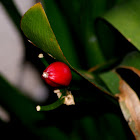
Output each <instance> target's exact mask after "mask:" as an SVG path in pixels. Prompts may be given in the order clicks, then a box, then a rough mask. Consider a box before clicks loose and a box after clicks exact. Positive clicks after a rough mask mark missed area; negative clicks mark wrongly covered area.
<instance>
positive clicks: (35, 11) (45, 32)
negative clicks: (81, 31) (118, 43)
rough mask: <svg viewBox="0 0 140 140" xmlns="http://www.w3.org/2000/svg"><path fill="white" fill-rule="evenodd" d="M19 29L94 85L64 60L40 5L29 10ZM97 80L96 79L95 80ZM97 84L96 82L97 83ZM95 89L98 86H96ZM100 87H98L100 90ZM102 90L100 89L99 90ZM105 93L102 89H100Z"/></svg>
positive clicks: (91, 81)
mask: <svg viewBox="0 0 140 140" xmlns="http://www.w3.org/2000/svg"><path fill="white" fill-rule="evenodd" d="M21 29H22V30H23V32H24V33H25V35H26V36H27V37H28V38H29V39H30V40H31V41H32V42H33V43H34V44H35V45H36V46H37V47H39V48H40V49H42V50H43V51H45V52H46V53H49V54H51V55H52V56H53V57H55V58H56V60H57V61H62V62H64V63H66V64H68V65H69V66H70V67H71V68H72V69H73V70H74V72H76V73H75V75H76V74H78V75H80V76H81V77H83V78H84V79H86V80H87V81H88V82H90V83H92V84H93V85H96V82H95V81H96V80H92V78H91V79H90V78H89V77H88V76H86V75H85V74H84V75H83V74H82V73H80V71H79V70H77V69H74V68H73V67H72V66H71V65H70V64H69V62H68V61H67V60H66V58H65V56H64V55H63V52H62V50H61V49H60V46H59V45H58V43H57V40H56V38H55V35H54V33H53V31H52V29H51V27H50V24H49V21H48V19H47V16H46V14H45V12H44V10H43V7H42V5H41V4H40V3H37V4H35V5H34V6H33V7H32V8H31V9H29V10H28V11H27V12H26V13H25V15H24V16H23V18H22V20H21ZM97 80H98V78H97ZM94 82H95V83H94ZM97 83H98V82H97ZM96 86H97V87H98V86H99V84H97V85H96ZM101 87H102V86H99V88H101ZM101 89H102V88H101ZM102 90H103V91H105V90H104V89H102Z"/></svg>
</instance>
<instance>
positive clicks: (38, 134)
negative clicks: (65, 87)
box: [0, 0, 134, 140]
mask: <svg viewBox="0 0 140 140" xmlns="http://www.w3.org/2000/svg"><path fill="white" fill-rule="evenodd" d="M126 1H127V0H114V1H109V0H89V1H86V0H73V1H71V0H68V1H65V0H42V1H41V2H42V4H43V7H44V9H45V12H46V13H47V16H48V19H49V21H50V24H51V27H52V29H53V31H54V33H55V35H56V38H57V40H58V42H59V44H60V46H61V47H62V50H63V52H64V54H65V55H66V56H67V59H68V60H69V61H70V62H71V63H72V64H73V65H74V66H76V67H77V68H79V69H84V70H88V69H89V68H91V67H94V66H96V65H97V64H101V63H103V62H105V61H107V60H109V59H110V58H114V56H115V57H117V56H118V54H117V55H116V54H115V53H116V52H115V53H114V54H113V53H112V55H108V52H107V51H105V52H107V53H106V54H105V55H103V51H104V49H103V50H102V49H101V47H100V45H102V44H99V43H98V39H97V37H96V31H95V28H94V22H95V20H96V18H97V17H99V16H101V15H104V14H105V12H107V11H109V10H110V9H112V8H113V7H115V6H116V5H117V4H121V3H122V2H126ZM37 2H39V0H28V1H25V0H0V129H1V133H0V134H1V136H0V137H1V138H3V139H9V138H14V139H20V140H22V139H37V140H46V139H48V140H56V139H61V140H68V139H70V140H93V139H95V140H103V139H104V140H115V139H116V140H125V139H126V140H128V139H134V137H133V135H132V133H131V131H130V129H129V128H128V126H127V123H126V122H125V120H124V118H123V116H122V113H121V111H120V108H119V107H118V103H116V102H115V104H112V102H114V101H111V102H110V100H112V99H110V98H109V99H108V97H106V96H105V95H103V94H98V93H101V91H99V90H98V89H96V88H95V87H93V86H91V85H90V84H88V83H86V82H85V81H84V80H83V79H82V80H81V81H82V82H83V83H79V85H78V86H79V87H81V89H79V88H77V89H75V88H74V90H73V94H74V97H75V100H76V106H70V107H66V106H64V105H62V107H59V108H58V109H56V110H52V111H48V112H37V111H36V105H38V104H43V105H44V104H45V105H46V104H49V103H52V102H53V101H55V100H56V99H57V96H56V95H53V94H51V93H52V89H51V88H50V87H48V86H47V85H46V84H45V83H44V82H43V80H42V79H41V73H42V71H43V70H44V68H45V67H44V65H43V64H42V63H41V61H40V60H39V58H38V54H39V53H42V51H41V50H39V49H38V48H36V47H34V46H33V45H32V44H31V43H29V42H28V40H27V38H26V37H25V36H24V35H23V33H22V31H21V29H20V20H21V18H22V16H23V15H24V13H25V12H26V11H27V10H28V9H29V8H30V7H31V6H33V5H34V4H35V3H37ZM60 29H61V31H60ZM107 31H108V28H107ZM103 33H104V32H103ZM116 36H118V34H117V35H116ZM117 39H118V38H117ZM113 41H114V40H113ZM113 41H112V42H113ZM121 41H122V42H125V41H124V40H121ZM113 43H114V44H115V43H116V42H115V41H114V42H113ZM125 43H126V42H125ZM111 45H112V44H111ZM117 45H118V44H116V46H117ZM65 46H67V48H66V47H65ZM79 48H80V51H79ZM75 52H76V53H75ZM69 53H70V54H73V55H69ZM77 54H78V55H77ZM71 56H73V57H72V59H71ZM46 57H48V56H46ZM83 85H84V86H83ZM87 88H88V94H89V96H87V94H85V93H87ZM93 91H94V94H93ZM81 95H82V96H81ZM91 110H92V111H91Z"/></svg>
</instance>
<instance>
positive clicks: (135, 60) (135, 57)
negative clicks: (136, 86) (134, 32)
mask: <svg viewBox="0 0 140 140" xmlns="http://www.w3.org/2000/svg"><path fill="white" fill-rule="evenodd" d="M119 67H122V68H128V69H131V70H132V71H134V70H136V69H137V72H138V70H139V71H140V52H132V53H130V54H128V55H127V56H126V57H125V58H124V59H123V61H122V62H121V64H120V65H119ZM134 72H136V71H134Z"/></svg>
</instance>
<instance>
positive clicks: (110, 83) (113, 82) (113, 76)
mask: <svg viewBox="0 0 140 140" xmlns="http://www.w3.org/2000/svg"><path fill="white" fill-rule="evenodd" d="M100 77H101V79H102V80H103V81H104V83H105V84H106V85H107V87H108V88H109V89H110V91H111V92H112V94H113V95H115V94H118V93H119V92H120V91H119V88H118V87H119V81H120V79H119V77H118V75H117V73H115V72H113V71H109V72H106V73H102V74H100Z"/></svg>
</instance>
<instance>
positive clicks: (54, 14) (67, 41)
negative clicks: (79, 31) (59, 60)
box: [42, 0, 80, 68]
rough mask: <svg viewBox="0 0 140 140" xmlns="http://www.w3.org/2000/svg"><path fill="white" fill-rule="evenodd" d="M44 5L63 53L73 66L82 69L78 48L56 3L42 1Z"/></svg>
mask: <svg viewBox="0 0 140 140" xmlns="http://www.w3.org/2000/svg"><path fill="white" fill-rule="evenodd" d="M42 4H43V7H44V10H45V12H46V15H47V18H48V20H49V22H50V25H51V28H52V30H53V32H54V34H55V36H56V39H57V41H58V44H59V45H60V46H61V49H62V52H63V53H64V55H65V57H66V58H67V60H68V61H69V63H70V64H71V65H72V66H74V67H79V68H80V65H79V58H78V55H77V53H76V49H75V48H76V46H75V44H74V41H73V38H72V36H71V32H70V29H69V28H68V26H67V22H66V21H65V18H64V16H63V15H62V14H61V12H60V10H59V8H58V6H57V5H56V2H55V1H52V0H47V1H46V0H42Z"/></svg>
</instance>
